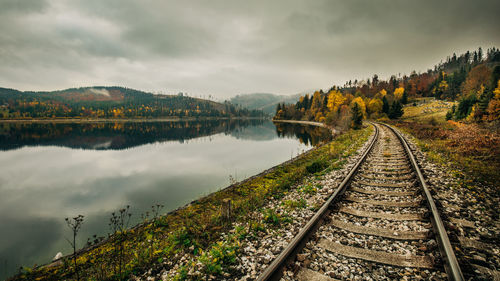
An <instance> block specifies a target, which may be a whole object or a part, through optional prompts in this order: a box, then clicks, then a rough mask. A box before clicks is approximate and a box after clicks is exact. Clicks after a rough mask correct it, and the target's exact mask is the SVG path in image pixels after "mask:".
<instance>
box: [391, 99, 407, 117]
mask: <svg viewBox="0 0 500 281" xmlns="http://www.w3.org/2000/svg"><path fill="white" fill-rule="evenodd" d="M403 113H404V112H403V107H402V106H401V103H399V101H394V102H393V103H392V106H391V110H390V112H389V118H391V119H397V118H399V117H401V116H403Z"/></svg>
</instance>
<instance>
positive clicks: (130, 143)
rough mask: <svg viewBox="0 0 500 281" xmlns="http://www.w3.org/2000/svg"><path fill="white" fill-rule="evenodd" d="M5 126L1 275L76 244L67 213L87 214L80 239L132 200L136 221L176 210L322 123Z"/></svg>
mask: <svg viewBox="0 0 500 281" xmlns="http://www.w3.org/2000/svg"><path fill="white" fill-rule="evenodd" d="M0 128H1V129H0V148H1V149H2V150H3V151H1V152H0V166H1V167H2V169H0V225H1V226H2V227H1V228H0V279H2V278H5V277H7V276H8V275H11V274H12V273H14V272H15V270H16V268H18V267H19V266H20V265H28V266H32V265H33V264H35V263H44V262H47V261H49V260H50V259H51V258H52V257H53V256H54V255H55V254H56V253H57V252H58V251H62V252H63V253H66V254H67V253H69V251H70V249H69V245H68V243H67V242H66V241H65V239H64V237H68V236H69V232H68V229H66V226H65V224H64V218H65V217H72V216H76V215H77V214H82V215H85V221H84V225H83V228H82V230H81V234H80V237H81V240H80V242H79V245H83V244H84V243H85V241H86V240H87V238H88V237H91V236H92V235H93V234H97V235H100V236H105V235H106V233H107V232H108V226H107V223H108V220H109V214H110V213H111V212H113V211H115V210H117V209H119V208H122V207H123V206H125V205H130V206H132V210H131V211H132V213H133V214H134V218H135V219H136V221H137V220H138V219H139V217H140V214H141V213H143V212H145V211H146V210H149V209H150V206H151V205H153V204H156V203H160V204H163V205H165V206H166V208H165V209H164V211H169V210H173V209H175V208H178V207H180V206H182V205H184V204H186V203H189V202H190V201H191V200H193V199H196V198H199V197H200V196H203V195H206V194H208V193H210V192H213V191H216V190H217V189H219V188H221V187H224V186H226V185H227V184H228V182H229V175H232V176H233V177H236V178H237V179H238V180H241V179H243V178H246V177H249V176H251V175H254V174H256V173H259V172H260V171H262V170H264V169H267V168H269V167H272V166H274V165H276V164H278V163H281V162H283V161H285V160H287V159H290V157H291V156H295V155H296V154H297V153H298V152H301V151H303V150H307V149H309V148H310V147H311V145H315V144H317V143H319V141H320V140H321V136H316V135H314V134H315V133H316V132H317V130H316V129H315V128H304V127H302V126H296V125H295V126H286V125H285V124H280V125H278V127H275V126H274V125H273V124H272V123H271V122H270V121H263V120H237V121H228V120H223V121H215V120H214V121H203V122H157V123H95V124H60V123H58V124H0ZM320 132H321V130H320ZM325 134H327V135H329V133H328V132H327V131H326V132H325V131H323V132H322V133H321V134H320V135H325Z"/></svg>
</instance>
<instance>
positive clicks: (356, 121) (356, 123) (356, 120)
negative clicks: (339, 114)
mask: <svg viewBox="0 0 500 281" xmlns="http://www.w3.org/2000/svg"><path fill="white" fill-rule="evenodd" d="M351 113H352V128H353V129H355V130H358V129H360V128H361V124H362V123H363V112H362V111H361V108H360V107H359V105H358V103H357V102H355V103H354V105H353V106H352V108H351Z"/></svg>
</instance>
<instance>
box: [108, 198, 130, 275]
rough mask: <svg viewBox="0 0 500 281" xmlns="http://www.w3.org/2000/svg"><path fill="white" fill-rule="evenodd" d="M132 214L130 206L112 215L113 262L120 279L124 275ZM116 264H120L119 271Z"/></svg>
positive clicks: (110, 221)
mask: <svg viewBox="0 0 500 281" xmlns="http://www.w3.org/2000/svg"><path fill="white" fill-rule="evenodd" d="M131 217H132V214H131V213H130V206H129V205H127V207H125V208H123V209H120V210H119V211H118V213H115V212H113V213H111V218H110V219H109V224H108V225H109V227H110V228H111V233H112V238H113V246H114V247H113V248H114V251H113V254H112V260H113V262H114V263H115V266H114V268H115V274H118V276H119V277H121V275H122V270H123V262H124V246H125V241H126V240H127V234H128V233H127V228H128V225H129V223H130V218H131ZM116 264H118V269H116Z"/></svg>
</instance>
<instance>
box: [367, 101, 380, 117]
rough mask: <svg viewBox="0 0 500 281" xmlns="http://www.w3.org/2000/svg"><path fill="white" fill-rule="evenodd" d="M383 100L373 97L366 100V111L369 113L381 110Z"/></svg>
mask: <svg viewBox="0 0 500 281" xmlns="http://www.w3.org/2000/svg"><path fill="white" fill-rule="evenodd" d="M383 105H384V104H383V102H382V101H381V100H380V99H377V98H374V99H371V100H370V101H369V102H368V106H367V112H368V114H370V115H373V114H376V113H380V112H382V107H383Z"/></svg>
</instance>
